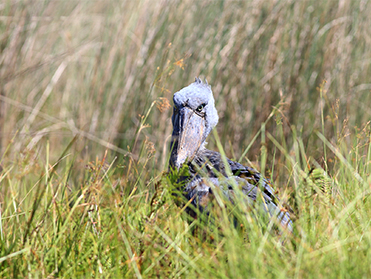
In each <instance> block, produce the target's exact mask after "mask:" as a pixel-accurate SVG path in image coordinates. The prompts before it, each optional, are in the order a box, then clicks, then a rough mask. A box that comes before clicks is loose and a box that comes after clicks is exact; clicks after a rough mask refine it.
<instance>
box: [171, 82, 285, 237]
mask: <svg viewBox="0 0 371 279" xmlns="http://www.w3.org/2000/svg"><path fill="white" fill-rule="evenodd" d="M173 100H174V110H173V116H172V122H173V134H172V141H171V156H170V166H171V167H173V168H177V169H180V168H181V167H182V165H183V164H187V165H188V169H189V177H186V178H185V179H186V180H187V181H186V185H185V189H184V193H185V197H186V198H187V199H188V200H192V204H193V206H194V207H196V208H198V209H199V210H200V211H205V210H207V207H208V201H209V199H210V197H212V196H213V190H212V189H213V187H218V188H219V189H221V191H222V192H223V194H224V195H225V196H226V197H227V198H229V199H230V200H231V201H232V202H233V191H234V190H233V187H235V186H236V185H237V186H238V187H239V188H240V190H241V191H242V193H243V194H245V196H246V199H245V201H246V202H247V203H250V204H252V203H253V202H254V201H255V200H256V198H257V195H258V191H259V188H260V189H261V193H262V196H263V199H264V204H263V205H264V206H263V208H264V209H265V210H266V211H267V212H268V213H269V215H270V216H277V218H278V219H279V220H280V222H281V224H282V225H283V226H284V227H287V228H288V229H289V230H290V231H291V230H292V221H291V219H290V214H289V213H288V212H287V211H286V210H284V209H283V208H279V203H280V202H279V199H278V198H277V197H276V196H275V194H274V190H273V189H272V187H271V185H270V183H269V181H268V180H267V179H265V178H264V177H262V176H261V174H260V173H259V172H258V171H256V170H255V169H253V168H250V167H247V166H243V165H242V164H240V163H238V162H234V161H232V160H229V159H227V163H228V165H229V166H228V167H229V169H230V170H231V172H232V176H228V174H227V170H226V167H225V165H224V163H223V160H222V158H221V155H220V154H219V153H218V152H215V151H211V150H208V149H206V147H205V144H206V142H205V140H206V138H207V136H208V135H209V133H210V132H211V130H212V129H213V128H214V127H215V126H216V124H217V123H218V119H219V117H218V113H217V110H216V108H215V103H214V97H213V93H212V91H211V87H210V85H208V84H207V82H206V83H203V82H202V81H201V79H199V78H197V77H196V79H195V82H194V83H192V84H190V85H189V86H187V87H185V88H183V89H181V90H180V91H178V92H176V93H175V94H174V97H173ZM258 185H260V186H258ZM189 212H192V210H191V209H189Z"/></svg>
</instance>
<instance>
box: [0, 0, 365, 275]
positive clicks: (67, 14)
mask: <svg viewBox="0 0 371 279" xmlns="http://www.w3.org/2000/svg"><path fill="white" fill-rule="evenodd" d="M370 10H371V6H370V3H369V2H367V1H343V2H335V1H329V2H326V3H325V2H318V1H309V0H308V1H294V2H290V1H254V2H250V1H202V2H197V1H196V2H194V1H187V0H186V1H156V2H153V1H151V2H150V1H147V0H143V1H123V2H117V1H67V2H61V1H44V2H41V1H18V2H15V1H5V2H4V3H3V4H0V30H1V32H0V34H1V35H0V165H1V169H2V170H1V171H0V185H1V189H0V217H1V218H0V277H4V278H6V277H14V278H16V277H31V278H38V277H50V278H52V277H67V278H68V277H73V278H76V277H114V278H115V277H126V278H133V277H139V278H153V277H161V278H173V277H177V278H178V277H180V278H188V277H195V276H197V277H200V278H246V277H253V278H308V277H319V278H329V277H330V278H339V277H340V278H367V277H368V276H369V274H370V272H371V270H370V269H371V268H370V266H371V254H370V252H369V251H371V249H370V248H371V247H370V244H371V233H370V232H371V230H370V220H369V216H370V215H371V204H370V200H369V196H370V191H371V190H370V189H371V188H370V185H371V180H370V170H371V167H370V162H371V145H370V141H371V134H370V122H369V121H370V113H371V110H370V107H371V99H370V98H369V97H368V95H369V93H370V89H371V86H370V79H369V77H370V76H371V67H370V61H371V60H370V59H371V49H370V48H368V47H367V46H369V45H370V43H371V38H370V36H369V34H370V26H371V22H370V17H369V16H368V15H369V13H370ZM195 75H201V76H203V77H206V78H207V80H208V81H209V83H210V84H211V85H212V88H213V92H214V95H215V99H216V105H217V109H218V111H219V116H220V122H219V125H218V126H217V133H216V135H217V136H216V137H215V136H214V135H211V137H210V138H209V148H210V149H215V150H219V151H221V152H222V153H223V152H224V153H225V154H226V155H227V156H228V157H230V158H233V159H235V160H240V161H241V162H242V163H244V164H248V165H252V166H254V167H256V168H258V169H260V170H261V171H262V172H264V173H265V174H266V176H267V177H269V178H270V179H271V181H272V182H273V184H274V185H275V188H276V189H278V190H279V191H280V196H281V197H282V198H283V199H284V200H287V202H288V204H290V206H291V207H292V209H293V211H294V214H293V215H294V219H295V222H294V227H295V229H294V233H293V234H290V233H287V232H283V233H282V235H277V234H276V233H274V232H272V230H271V227H272V226H273V222H270V223H269V222H267V221H266V220H263V219H264V218H259V217H253V216H254V215H258V214H259V211H258V209H253V210H252V211H251V210H247V209H246V207H245V205H244V204H243V203H241V204H237V205H236V207H232V206H231V205H228V204H227V205H226V206H224V202H223V201H220V200H218V199H217V200H216V201H215V202H214V207H213V213H214V214H213V216H215V217H214V219H213V220H204V218H202V217H200V218H199V219H196V220H190V219H189V217H188V216H187V214H185V212H184V208H183V207H178V206H177V205H176V203H177V200H176V199H174V197H173V196H172V191H173V189H174V183H173V182H174V180H175V179H176V175H175V174H168V173H167V160H168V159H167V158H168V154H167V149H168V145H169V135H170V134H171V120H170V116H171V112H172V111H171V109H170V105H171V98H172V94H173V93H174V92H175V91H176V90H178V89H180V88H182V87H184V86H186V85H188V84H189V83H190V82H191V81H192V80H193V79H194V76H195ZM313 168H314V170H312V169H313ZM216 194H217V193H216ZM221 204H222V206H220V205H221ZM232 215H233V216H234V217H233V218H236V219H237V220H238V222H239V226H237V227H236V226H235V222H231V220H232V219H233V218H232V217H231V216H232Z"/></svg>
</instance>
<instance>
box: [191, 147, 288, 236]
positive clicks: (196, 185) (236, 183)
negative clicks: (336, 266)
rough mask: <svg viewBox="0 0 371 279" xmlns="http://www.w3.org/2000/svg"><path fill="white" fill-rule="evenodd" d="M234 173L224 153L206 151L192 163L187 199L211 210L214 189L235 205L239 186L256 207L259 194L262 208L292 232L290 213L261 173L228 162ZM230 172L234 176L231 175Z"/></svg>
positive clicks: (201, 151) (201, 150)
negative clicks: (222, 154) (226, 165)
mask: <svg viewBox="0 0 371 279" xmlns="http://www.w3.org/2000/svg"><path fill="white" fill-rule="evenodd" d="M226 160H227V163H228V168H229V169H230V172H229V171H228V170H227V169H226V167H225V164H224V163H223V160H222V157H221V155H220V153H218V152H215V151H211V150H208V149H206V148H202V149H200V150H199V151H198V153H197V155H196V156H195V158H194V160H193V162H192V163H189V172H190V175H191V177H190V178H189V182H188V183H187V184H186V186H185V195H186V198H187V199H189V200H192V203H193V205H194V206H195V207H196V208H198V209H199V210H200V211H205V210H206V211H207V206H208V203H209V202H210V199H211V198H213V195H214V194H213V187H218V188H219V189H220V191H221V192H222V193H223V194H224V195H225V196H226V197H227V198H228V199H229V200H230V201H231V202H232V203H233V202H234V196H235V195H234V192H235V187H238V188H239V190H240V191H241V192H242V193H243V194H244V195H245V196H246V197H247V198H246V199H245V200H246V202H247V203H249V204H253V203H254V202H255V201H256V200H257V195H260V194H261V196H262V197H263V199H264V204H263V205H262V206H263V208H264V210H265V211H266V212H268V213H269V215H270V216H277V218H278V220H280V222H281V224H282V226H284V227H287V228H288V229H289V230H290V231H292V221H291V219H290V214H289V213H288V212H287V210H286V209H284V208H283V206H282V204H281V202H280V200H279V199H278V198H277V197H276V195H275V194H274V190H273V188H272V187H271V185H270V183H269V181H268V180H267V179H266V178H264V177H263V176H262V175H261V174H260V173H259V172H258V171H256V170H255V169H253V168H251V167H247V166H244V165H242V164H240V163H238V162H234V161H232V160H230V159H226ZM228 173H229V174H231V175H230V176H228Z"/></svg>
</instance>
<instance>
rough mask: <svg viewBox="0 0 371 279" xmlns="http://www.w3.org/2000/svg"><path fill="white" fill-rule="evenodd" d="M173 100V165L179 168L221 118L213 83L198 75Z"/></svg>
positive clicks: (189, 159) (192, 156)
mask: <svg viewBox="0 0 371 279" xmlns="http://www.w3.org/2000/svg"><path fill="white" fill-rule="evenodd" d="M173 100H174V109H173V116H172V122H173V134H172V141H171V147H170V148H171V157H170V165H172V166H173V167H176V168H180V167H181V165H182V164H183V163H184V162H185V161H186V160H188V162H190V161H192V160H193V158H194V156H195V155H196V153H197V151H198V150H199V148H200V147H201V146H202V145H203V144H204V142H205V140H206V138H207V136H208V135H209V133H210V131H211V130H212V128H214V127H215V125H216V124H217V123H218V119H219V117H218V112H217V111H216V108H215V102H214V97H213V92H212V91H211V88H210V85H208V84H207V82H206V83H203V82H202V81H201V79H199V78H196V80H195V82H194V83H192V84H190V85H189V86H187V87H185V88H183V89H182V90H180V91H178V92H176V93H175V94H174V98H173Z"/></svg>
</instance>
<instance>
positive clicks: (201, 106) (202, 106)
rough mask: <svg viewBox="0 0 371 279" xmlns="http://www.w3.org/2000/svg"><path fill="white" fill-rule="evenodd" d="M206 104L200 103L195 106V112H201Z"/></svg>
mask: <svg viewBox="0 0 371 279" xmlns="http://www.w3.org/2000/svg"><path fill="white" fill-rule="evenodd" d="M205 106H206V104H201V105H199V106H198V107H197V108H196V111H197V112H202V110H203V108H204V107H205Z"/></svg>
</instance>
